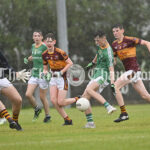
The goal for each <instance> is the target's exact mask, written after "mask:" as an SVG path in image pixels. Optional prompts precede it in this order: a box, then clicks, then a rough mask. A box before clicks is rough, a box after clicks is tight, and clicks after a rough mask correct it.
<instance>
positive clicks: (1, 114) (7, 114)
mask: <svg viewBox="0 0 150 150" xmlns="http://www.w3.org/2000/svg"><path fill="white" fill-rule="evenodd" d="M0 116H1V118H4V117H5V118H6V119H7V120H8V122H9V123H11V122H12V121H13V120H12V118H11V117H10V114H9V113H8V111H7V109H3V110H2V111H1V112H0Z"/></svg>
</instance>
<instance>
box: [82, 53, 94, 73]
mask: <svg viewBox="0 0 150 150" xmlns="http://www.w3.org/2000/svg"><path fill="white" fill-rule="evenodd" d="M96 61H97V55H96V56H95V57H94V59H93V60H92V62H90V63H89V64H88V65H87V66H86V67H85V70H87V71H88V70H89V69H91V68H93V67H94V66H95V65H96Z"/></svg>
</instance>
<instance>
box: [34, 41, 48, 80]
mask: <svg viewBox="0 0 150 150" xmlns="http://www.w3.org/2000/svg"><path fill="white" fill-rule="evenodd" d="M45 50H47V47H46V45H45V44H44V43H41V45H40V46H39V47H36V45H35V44H32V61H33V68H32V76H33V77H37V78H39V77H40V73H41V72H43V59H42V53H43V52H44V51H45Z"/></svg>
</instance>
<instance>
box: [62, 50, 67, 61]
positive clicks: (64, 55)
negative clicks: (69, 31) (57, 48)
mask: <svg viewBox="0 0 150 150" xmlns="http://www.w3.org/2000/svg"><path fill="white" fill-rule="evenodd" d="M61 55H62V57H63V58H64V60H67V59H68V55H67V54H66V52H64V51H62V52H61Z"/></svg>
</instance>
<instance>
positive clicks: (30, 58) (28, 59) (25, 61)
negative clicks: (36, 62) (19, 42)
mask: <svg viewBox="0 0 150 150" xmlns="http://www.w3.org/2000/svg"><path fill="white" fill-rule="evenodd" d="M29 61H32V56H29V57H25V58H24V63H25V64H28V62H29Z"/></svg>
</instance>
